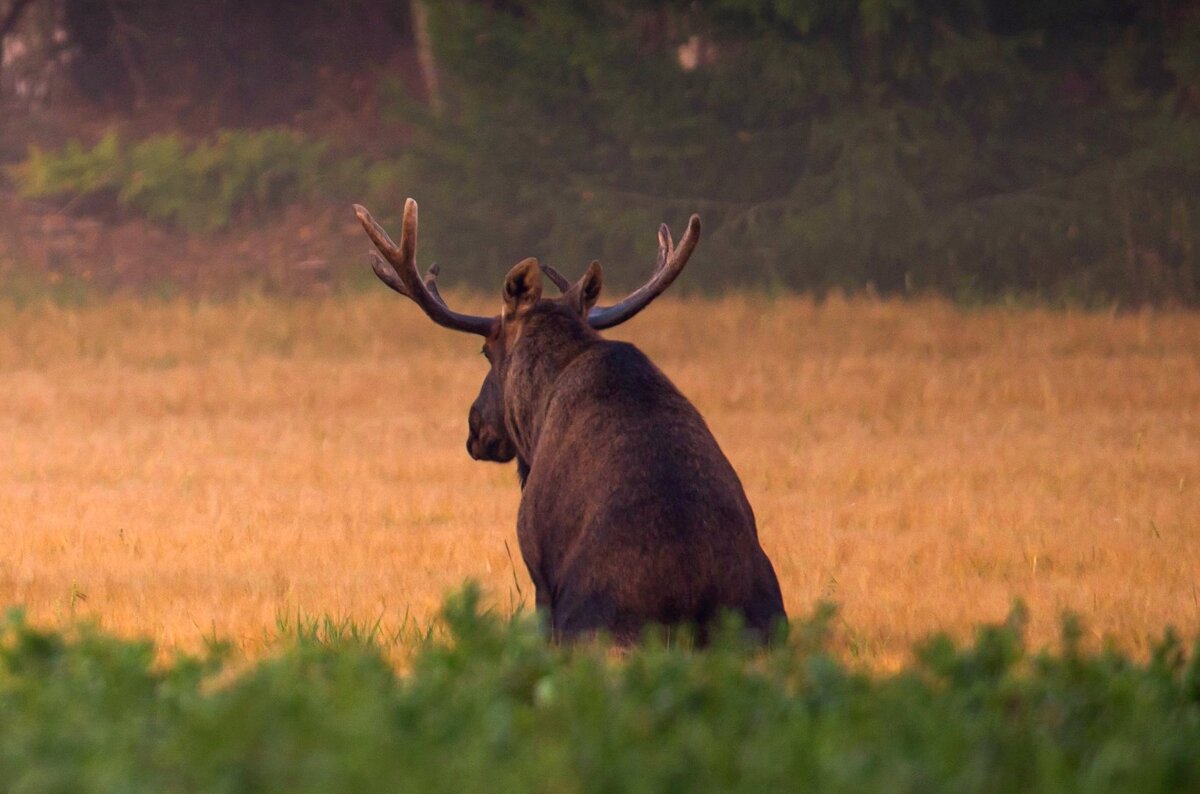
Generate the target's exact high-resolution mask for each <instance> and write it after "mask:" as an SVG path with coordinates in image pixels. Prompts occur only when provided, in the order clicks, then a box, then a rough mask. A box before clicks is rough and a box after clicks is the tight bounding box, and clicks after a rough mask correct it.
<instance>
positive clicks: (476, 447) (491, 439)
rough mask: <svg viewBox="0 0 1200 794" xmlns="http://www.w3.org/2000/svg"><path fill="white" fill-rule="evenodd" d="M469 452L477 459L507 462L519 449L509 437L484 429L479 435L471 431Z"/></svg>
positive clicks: (468, 439)
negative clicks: (496, 434) (500, 436)
mask: <svg viewBox="0 0 1200 794" xmlns="http://www.w3.org/2000/svg"><path fill="white" fill-rule="evenodd" d="M467 454H469V455H470V456H471V457H472V458H474V459H475V460H491V461H496V462H497V463H507V462H508V461H510V460H512V459H513V457H514V456H515V455H516V454H517V451H516V450H515V449H514V448H513V445H512V444H511V443H510V442H509V441H508V439H505V438H499V437H497V436H495V435H493V434H492V433H490V432H488V431H487V430H484V431H482V432H481V433H479V434H478V435H477V434H475V433H471V434H470V435H468V436H467Z"/></svg>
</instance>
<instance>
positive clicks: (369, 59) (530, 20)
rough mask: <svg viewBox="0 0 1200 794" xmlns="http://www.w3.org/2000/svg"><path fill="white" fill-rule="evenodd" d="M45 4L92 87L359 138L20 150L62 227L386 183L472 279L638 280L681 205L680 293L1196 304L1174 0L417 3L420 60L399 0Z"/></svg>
mask: <svg viewBox="0 0 1200 794" xmlns="http://www.w3.org/2000/svg"><path fill="white" fill-rule="evenodd" d="M62 5H63V8H64V11H65V12H66V13H64V15H63V18H64V20H65V21H64V24H65V25H66V26H67V28H68V29H69V30H70V31H71V39H72V41H75V40H79V41H86V42H89V43H90V44H89V46H86V47H83V48H82V51H81V53H80V58H81V60H80V61H78V62H77V68H76V69H75V70H74V74H75V78H74V80H75V82H76V83H77V84H78V85H77V88H79V89H80V90H81V91H83V93H84V94H86V95H89V96H95V97H96V98H97V100H103V101H106V102H110V103H114V104H115V105H118V106H120V105H121V104H122V103H132V105H131V106H132V107H137V106H138V103H139V102H140V103H142V105H143V106H168V107H179V108H181V109H180V110H179V111H178V113H179V118H180V119H190V123H187V124H181V126H184V127H186V128H189V129H212V128H213V127H214V125H213V124H211V123H209V124H206V123H202V120H204V119H215V120H217V121H216V122H215V125H216V126H224V127H237V126H239V125H240V124H245V125H247V126H254V127H258V126H262V125H264V124H293V123H296V120H297V119H301V120H303V119H308V118H318V117H320V113H315V111H316V110H319V109H320V108H328V107H331V106H336V107H342V106H344V107H345V108H347V109H348V110H349V112H351V113H355V114H361V118H356V121H355V125H354V128H355V129H361V130H372V132H369V133H364V136H365V137H364V138H361V139H360V140H358V141H355V142H350V143H349V146H352V147H354V151H353V152H352V153H353V154H358V153H359V152H369V162H368V160H366V159H364V158H362V157H350V156H347V154H337V153H335V152H334V150H333V149H332V148H331V147H330V146H328V145H326V143H324V142H323V141H322V140H320V139H317V138H306V137H304V136H302V135H300V134H299V133H291V132H283V131H272V130H268V131H266V132H245V131H239V132H234V131H226V132H221V133H219V134H217V135H216V136H215V137H213V138H208V139H205V140H202V141H199V142H187V141H185V140H184V139H182V138H180V137H178V136H175V135H165V136H154V137H150V138H148V139H146V140H143V141H138V142H127V143H124V144H122V143H119V142H118V140H117V138H116V137H115V136H109V137H107V138H105V139H103V140H102V141H100V143H99V144H98V145H96V146H95V147H93V148H90V149H89V148H86V147H84V146H81V145H79V144H72V145H71V146H68V147H66V148H65V149H62V150H60V151H56V152H47V151H43V150H40V149H38V148H32V149H31V150H30V153H29V157H28V159H27V160H26V161H25V162H24V163H23V164H22V165H19V166H18V167H16V169H15V171H14V172H13V173H14V174H15V178H16V181H17V183H18V185H19V186H20V188H21V189H22V190H23V191H24V192H25V193H26V194H27V195H30V196H48V195H52V196H61V197H63V199H64V200H67V201H70V203H71V205H72V206H73V207H74V208H75V209H76V210H80V211H84V210H86V209H87V207H88V206H90V204H89V202H90V201H92V200H94V199H96V198H97V197H98V198H100V199H104V198H105V197H108V198H109V199H111V201H109V202H108V203H109V204H111V203H113V202H115V203H116V204H117V205H119V206H121V207H124V208H125V209H126V210H127V211H130V212H135V213H140V214H143V215H145V216H147V217H149V218H153V219H156V220H161V221H165V222H168V223H172V224H177V225H179V226H182V227H185V228H188V229H192V230H195V231H200V232H207V231H212V230H215V229H222V228H225V227H226V226H228V225H230V224H233V223H236V222H237V221H238V220H246V221H251V222H253V221H258V220H260V219H261V218H262V217H263V215H264V212H269V211H272V210H274V209H277V208H278V207H280V206H283V205H284V204H287V203H291V202H309V201H312V200H313V199H320V198H327V199H332V200H334V201H336V202H337V203H339V204H342V203H345V202H347V201H351V200H355V201H362V202H370V203H372V204H375V205H377V206H381V207H382V209H380V210H377V211H379V212H381V213H382V212H383V211H386V208H387V207H389V206H391V207H395V206H396V205H397V203H398V201H399V200H400V199H402V198H403V197H404V196H405V195H411V196H415V197H417V198H418V199H419V200H420V201H421V202H422V205H423V207H424V209H425V214H424V216H423V219H424V221H423V226H422V232H423V237H422V239H423V241H424V243H423V250H424V253H425V255H426V256H427V257H428V260H427V261H432V260H442V261H445V262H453V263H454V267H453V268H447V278H448V280H450V281H451V282H453V281H454V280H455V279H458V278H463V279H466V280H467V281H468V282H470V283H472V284H473V285H474V286H477V287H486V288H488V289H491V288H493V286H494V284H495V279H496V277H497V276H496V274H497V273H501V272H503V271H504V269H505V268H507V267H509V266H511V264H512V263H513V262H514V261H517V260H518V259H520V258H522V257H524V256H527V255H535V256H539V257H542V258H543V259H547V260H549V261H551V262H553V263H554V264H557V265H560V266H561V267H562V268H563V269H564V270H566V271H567V272H570V273H577V272H581V271H582V269H583V267H584V265H585V263H586V262H587V261H588V260H589V259H592V258H599V259H601V260H602V261H603V262H604V264H605V265H606V274H607V275H608V276H609V280H610V283H611V284H613V285H616V286H629V285H632V284H634V283H640V280H641V279H642V278H643V276H644V273H645V271H646V270H647V269H648V268H649V267H650V264H651V263H652V262H653V256H654V252H655V234H654V232H655V229H656V228H657V226H658V223H659V222H660V221H662V220H667V221H668V222H670V223H672V224H673V225H675V226H676V227H677V228H678V227H681V226H682V224H683V223H684V222H685V220H686V218H687V216H688V214H690V213H692V212H699V213H701V214H702V216H703V218H704V223H705V234H704V244H703V245H702V246H700V248H699V249H698V252H697V255H696V257H695V259H694V260H693V263H692V265H691V266H690V269H691V270H690V273H689V278H688V279H687V280H686V281H687V285H691V286H697V287H699V288H701V289H706V290H710V291H716V290H720V289H723V288H725V287H729V286H733V287H745V286H750V287H756V288H760V289H767V290H793V289H799V290H812V291H816V292H818V293H820V292H823V291H825V290H828V289H833V288H841V289H844V290H850V291H858V290H874V291H878V292H883V293H909V292H922V291H937V292H941V293H944V294H947V295H950V296H952V297H956V298H958V299H960V300H964V301H969V302H974V301H979V300H993V299H997V298H1008V297H1011V296H1014V295H1016V296H1021V297H1022V298H1029V297H1032V298H1038V299H1046V300H1050V301H1054V302H1069V303H1072V304H1084V305H1111V304H1112V303H1120V304H1123V305H1130V304H1139V303H1181V304H1188V305H1197V304H1200V251H1198V245H1200V200H1198V199H1197V196H1200V55H1198V54H1200V8H1198V7H1197V6H1196V4H1195V3H1194V2H1187V1H1186V0H1164V1H1163V2H1157V3H1142V2H1137V1H1136V0H1071V2H1066V1H1064V0H1055V1H1053V2H1045V1H1044V0H935V1H934V2H918V1H917V0H887V2H882V0H858V1H857V2H830V1H829V0H788V1H787V2H782V0H706V1H705V2H691V1H689V2H681V1H680V0H657V1H654V0H628V1H627V2H612V1H611V0H583V1H582V2H580V1H579V0H509V1H508V2H503V3H495V2H479V1H478V0H447V1H446V2H438V3H425V4H424V5H423V7H424V8H425V9H427V11H428V31H427V32H428V37H427V38H424V39H423V42H424V44H423V43H422V42H418V41H417V39H418V38H420V37H419V36H418V35H417V33H416V32H415V31H416V28H417V27H418V25H417V23H416V22H414V18H415V16H416V15H414V13H413V6H412V4H411V3H409V2H406V0H363V2H359V3H352V4H345V3H331V2H330V1H329V0H298V1H297V2H295V3H293V4H291V5H290V6H289V10H288V13H287V14H282V15H281V14H278V13H275V12H274V10H273V9H272V8H270V7H267V6H259V5H256V4H245V7H242V6H239V7H237V8H227V9H224V10H223V12H222V13H221V14H211V15H202V16H199V17H198V16H197V15H196V13H195V10H194V9H195V7H194V4H189V3H182V2H178V0H164V2H160V3H153V4H136V3H134V4H130V3H121V4H118V5H116V6H112V5H111V4H110V5H107V6H106V5H105V4H86V3H62ZM364 21H369V22H368V24H364ZM130 30H134V31H139V35H138V36H136V37H133V36H129V35H127V33H126V32H127V31H130ZM426 44H427V45H428V46H427V47H425V45H426ZM418 51H420V52H418ZM54 52H57V50H54ZM398 52H404V53H407V56H408V57H409V60H408V65H407V66H400V65H399V64H400V62H401V61H402V60H403V59H400V58H396V57H394V56H395V55H396V53H398ZM422 55H423V56H424V57H422ZM195 63H206V64H210V65H213V66H214V67H215V66H216V65H217V64H223V67H222V68H220V69H218V70H217V71H210V70H203V71H201V72H196V70H195V69H194V68H193V66H192V65H193V64H195ZM418 63H419V64H421V65H418ZM84 64H90V68H86V69H85V68H83V65H84ZM122 64H124V65H123V66H122ZM381 64H387V66H381ZM343 70H344V71H343ZM434 74H436V76H437V80H436V81H432V80H429V79H422V78H430V77H431V76H433V75H434ZM433 82H436V86H437V88H436V89H431V88H430V84H431V83H433ZM431 91H433V92H434V93H433V94H431V93H430V92H431ZM181 97H183V98H185V101H180V100H181ZM135 126H136V125H135ZM141 128H145V125H142V126H141ZM315 128H316V129H320V126H319V124H317V125H316V126H315ZM330 129H333V130H338V129H339V128H338V127H332V128H330ZM342 129H344V128H342ZM327 134H330V133H328V132H327ZM332 134H333V135H336V136H337V137H336V138H332V139H335V140H338V141H342V140H343V138H344V137H345V136H344V133H343V132H336V133H332ZM76 197H79V198H81V199H83V200H79V201H76V200H75V199H76ZM104 203H105V202H104V201H101V202H100V204H101V205H102V206H103V205H104ZM684 288H686V285H685V287H684Z"/></svg>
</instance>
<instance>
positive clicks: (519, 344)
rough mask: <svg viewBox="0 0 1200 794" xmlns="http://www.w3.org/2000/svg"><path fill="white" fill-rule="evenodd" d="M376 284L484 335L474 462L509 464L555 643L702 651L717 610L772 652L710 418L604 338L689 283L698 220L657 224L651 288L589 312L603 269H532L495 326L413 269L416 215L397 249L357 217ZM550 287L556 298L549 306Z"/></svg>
mask: <svg viewBox="0 0 1200 794" xmlns="http://www.w3.org/2000/svg"><path fill="white" fill-rule="evenodd" d="M355 212H356V213H357V214H358V218H359V220H360V221H361V222H362V224H363V227H364V228H365V229H366V231H367V234H368V235H369V236H370V238H371V241H372V242H373V243H374V244H375V247H376V248H377V249H378V250H379V253H381V254H382V255H383V257H382V258H381V257H380V256H378V255H376V254H372V267H373V268H374V270H375V273H376V275H378V276H379V278H380V279H381V280H382V281H383V282H384V283H385V284H387V285H388V286H389V287H391V288H392V289H394V290H396V291H397V292H399V293H401V294H402V295H405V296H406V297H408V298H410V299H411V300H412V301H414V302H415V303H416V304H417V305H418V306H420V307H421V309H422V310H424V312H425V313H426V315H428V316H429V318H430V319H431V320H433V321H434V322H435V323H437V324H438V325H441V326H443V327H446V328H450V329H453V330H457V331H463V332H467V333H473V334H477V335H479V336H481V337H483V340H484V342H483V352H484V354H485V355H486V356H487V359H488V362H489V363H490V365H491V366H490V369H489V370H488V374H487V377H486V378H485V379H484V381H483V386H482V387H481V389H480V392H479V396H478V397H477V398H476V400H475V403H474V404H473V405H472V406H471V410H470V415H469V420H468V423H469V427H470V432H469V435H468V439H467V450H468V452H469V453H470V455H471V456H472V457H473V458H475V459H477V460H491V461H497V462H507V461H511V460H513V459H514V458H515V459H516V461H517V468H518V473H519V475H520V479H521V485H522V495H521V506H520V511H519V514H518V518H517V538H518V540H519V542H520V547H521V554H522V556H523V557H524V559H525V564H526V565H527V566H528V568H529V576H530V578H531V579H532V580H533V584H534V587H535V589H536V601H537V606H538V609H539V611H541V612H542V613H543V614H544V616H545V620H546V621H547V623H548V625H549V626H550V628H551V629H552V631H553V633H554V636H555V637H556V638H558V639H560V640H571V639H576V638H579V637H583V636H591V635H593V634H595V633H597V632H604V633H607V634H608V635H610V636H611V637H612V638H614V639H615V640H616V641H618V642H621V643H629V642H633V641H635V640H636V639H637V638H638V636H639V635H640V634H641V632H642V630H643V629H644V628H645V627H646V626H648V625H651V624H658V625H663V626H676V625H690V626H692V627H693V628H694V629H695V631H696V632H697V637H698V639H700V640H701V641H704V639H705V638H706V636H707V633H708V630H709V628H710V626H711V624H712V622H713V621H714V619H716V618H717V616H718V615H719V614H720V613H721V612H722V611H723V610H730V611H733V612H736V613H738V614H740V615H741V617H742V619H743V621H744V623H745V625H746V627H747V628H748V629H749V630H751V631H752V632H753V633H754V634H755V635H756V636H757V637H759V638H760V639H762V640H766V639H767V638H768V637H769V635H770V633H771V631H772V628H773V626H774V625H775V624H776V623H777V622H779V621H783V620H785V619H786V615H785V613H784V608H783V598H782V596H781V594H780V590H779V582H778V579H777V578H776V576H775V570H774V568H773V567H772V565H771V562H770V560H769V559H768V558H767V556H766V554H765V553H764V552H763V549H762V546H761V545H760V544H759V541H758V531H757V529H756V526H755V521H754V513H753V511H752V510H751V508H750V503H749V502H748V501H747V499H746V495H745V492H744V490H743V489H742V484H741V481H740V480H739V479H738V476H737V474H736V473H735V472H734V470H733V467H732V466H731V465H730V463H729V461H728V459H727V458H726V457H725V455H724V453H722V451H721V448H720V447H719V446H718V445H717V442H716V439H714V438H713V435H712V433H711V432H710V431H709V429H708V426H707V425H706V424H705V422H704V419H703V418H702V417H701V416H700V414H699V412H698V411H697V410H696V408H695V407H694V406H693V405H692V404H691V403H690V402H689V401H688V400H687V398H685V397H684V396H683V395H682V394H681V393H680V392H679V390H678V389H676V388H675V386H674V385H673V384H672V383H671V381H670V380H669V379H668V378H667V377H666V375H664V374H663V373H662V371H661V370H659V369H658V368H657V367H656V366H655V365H654V364H653V363H652V362H651V361H650V360H649V359H648V358H647V357H646V356H645V355H644V354H643V353H642V352H641V351H640V350H638V349H637V348H636V347H634V346H633V345H630V344H627V343H624V342H613V341H609V340H606V339H604V338H603V337H601V336H600V334H599V333H598V331H600V330H603V329H605V328H611V327H613V326H615V325H618V324H620V323H622V322H624V321H626V320H628V319H629V318H631V317H633V316H634V315H635V314H637V313H638V312H640V311H641V310H642V309H643V308H645V307H646V306H647V305H648V304H649V303H650V302H651V301H653V300H654V298H656V297H657V296H658V295H659V294H661V293H662V292H663V291H664V290H665V289H666V288H667V287H668V286H669V285H670V284H671V282H672V281H674V280H675V277H676V276H678V275H679V273H680V271H682V269H683V267H684V265H685V264H686V263H687V260H688V257H689V256H690V255H691V253H692V250H693V249H694V248H695V246H696V243H697V241H698V240H699V237H700V219H699V218H698V217H697V216H695V215H693V216H692V218H691V220H690V222H689V223H688V228H687V231H686V233H685V234H684V236H683V239H682V240H680V242H679V245H678V246H676V245H675V244H674V243H673V241H672V239H671V235H670V232H669V231H668V229H667V227H666V226H665V225H663V226H661V227H660V228H659V254H658V262H657V265H656V267H655V270H654V274H653V275H652V276H651V278H650V280H649V281H647V282H646V284H644V285H643V286H641V287H639V288H638V289H637V290H635V291H634V292H632V293H630V294H629V296H628V297H626V298H625V299H624V300H622V301H620V302H618V303H616V304H614V305H612V306H607V307H600V306H597V305H596V303H597V299H598V298H599V295H600V289H601V285H602V282H603V274H602V271H601V268H600V264H599V263H598V262H592V264H591V265H590V266H589V267H588V269H587V272H586V273H584V275H583V276H582V277H581V278H580V279H579V280H578V281H577V282H575V283H574V284H571V283H569V282H567V280H566V279H564V278H563V277H562V276H561V275H559V274H558V273H557V272H556V271H555V270H554V269H552V268H550V267H547V266H540V265H539V264H538V262H537V260H534V259H526V260H524V261H522V262H520V263H518V264H517V265H516V266H514V267H513V268H512V270H511V271H509V273H508V276H507V277H506V278H505V280H504V291H503V306H502V309H501V312H500V314H498V315H496V316H494V317H480V316H474V315H467V314H461V313H459V312H456V311H454V310H452V309H450V308H449V307H448V306H447V304H446V302H445V301H444V300H443V298H442V296H441V295H440V293H439V292H438V289H437V268H436V266H435V267H432V268H430V270H429V272H427V273H426V275H425V276H424V278H422V277H421V275H420V273H419V271H418V270H417V266H416V245H417V204H416V202H415V201H413V200H412V199H408V200H407V201H406V202H405V206H404V219H403V224H402V227H401V232H400V242H399V244H396V243H394V242H393V241H392V239H391V238H390V237H389V236H388V234H387V232H385V231H384V230H383V228H382V227H380V226H379V225H378V224H377V223H376V222H375V221H374V219H373V218H372V217H371V215H370V213H368V212H367V210H366V209H364V208H363V207H361V206H357V205H356V206H355ZM543 276H545V277H546V278H547V279H549V280H550V281H552V282H554V284H555V285H556V286H557V287H558V289H559V290H560V291H561V293H562V294H561V296H560V297H557V298H548V297H545V296H543V294H542V284H543Z"/></svg>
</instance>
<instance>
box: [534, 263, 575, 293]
mask: <svg viewBox="0 0 1200 794" xmlns="http://www.w3.org/2000/svg"><path fill="white" fill-rule="evenodd" d="M538 267H540V268H541V269H542V272H543V273H545V274H546V278H548V279H550V280H551V281H552V282H554V286H556V287H558V291H559V292H561V293H563V294H564V295H565V294H566V292H567V290H569V289H570V288H571V282H570V281H567V277H566V276H564V275H563V274H562V273H559V272H558V271H557V270H555V269H554V268H552V267H550V266H549V265H544V264H539V265H538Z"/></svg>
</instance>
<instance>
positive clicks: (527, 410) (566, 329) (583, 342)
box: [504, 304, 600, 462]
mask: <svg viewBox="0 0 1200 794" xmlns="http://www.w3.org/2000/svg"><path fill="white" fill-rule="evenodd" d="M599 341H600V335H599V334H597V333H596V332H595V331H593V330H592V329H591V327H589V326H588V325H587V323H585V322H583V321H582V320H580V318H579V317H578V316H577V315H575V314H574V313H572V312H571V311H570V310H568V309H566V308H564V307H562V306H559V305H557V304H544V305H540V306H538V307H537V308H535V309H534V310H533V312H531V314H530V316H529V317H528V318H527V319H526V321H525V328H524V329H523V331H522V333H521V336H520V338H519V339H518V340H517V342H516V343H515V344H514V345H513V347H512V350H510V351H509V353H508V367H507V371H506V373H505V378H504V395H505V396H504V416H505V421H506V423H507V424H508V430H509V435H510V436H511V437H512V439H513V442H514V444H515V445H516V447H517V454H518V455H519V457H520V458H521V459H523V460H526V461H530V462H532V461H533V458H534V452H535V450H536V449H537V442H538V436H539V434H540V431H541V428H542V423H543V421H544V419H545V416H546V410H547V406H548V405H549V402H550V397H551V395H552V394H553V392H554V384H555V382H556V381H557V380H558V376H559V375H560V374H561V373H562V371H563V370H564V369H566V368H567V366H568V365H569V364H570V363H571V362H572V361H574V360H575V359H576V358H577V357H578V356H579V355H580V354H581V353H583V352H584V351H585V350H587V349H588V348H589V347H591V346H592V345H594V344H596V343H597V342H599Z"/></svg>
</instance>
